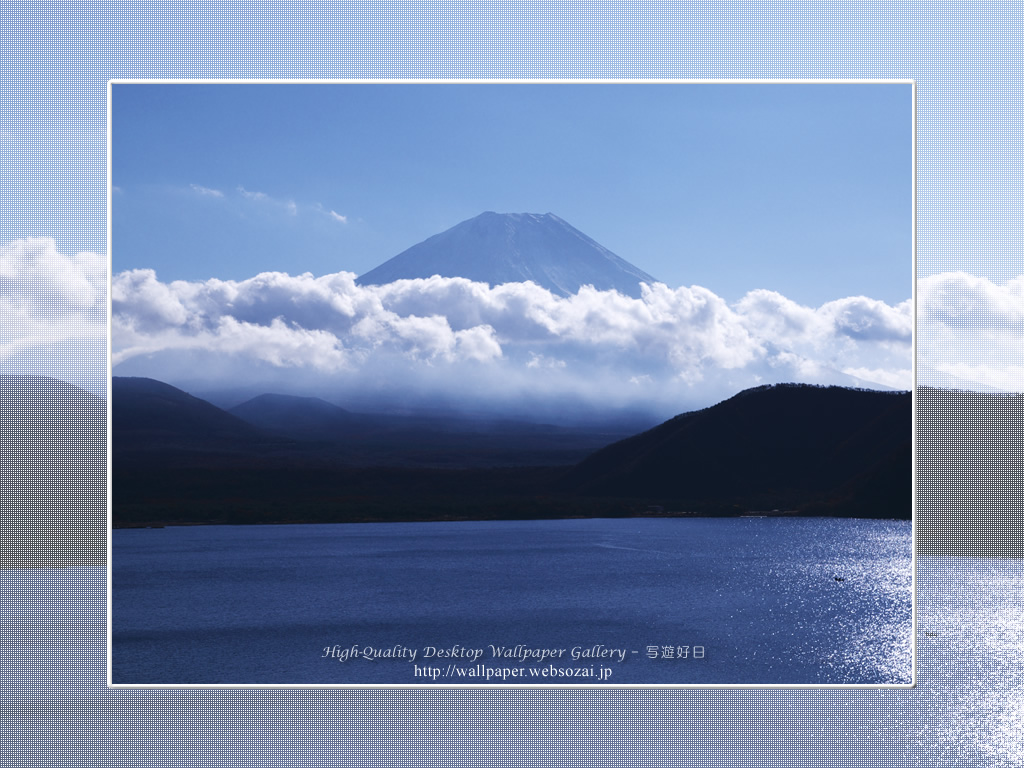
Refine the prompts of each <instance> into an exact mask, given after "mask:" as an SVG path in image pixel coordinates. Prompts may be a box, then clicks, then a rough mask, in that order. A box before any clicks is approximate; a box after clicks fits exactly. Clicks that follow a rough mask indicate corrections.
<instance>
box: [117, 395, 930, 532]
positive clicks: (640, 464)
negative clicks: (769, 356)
mask: <svg viewBox="0 0 1024 768" xmlns="http://www.w3.org/2000/svg"><path fill="white" fill-rule="evenodd" d="M114 384H115V386H114V392H113V398H114V399H113V411H114V437H113V452H114V453H113V456H114V458H113V502H114V506H113V518H114V520H113V521H114V525H115V526H145V525H168V524H190V523H196V524H198V523H281V522H356V521H399V520H446V519H447V520H456V519H499V518H501V519H517V518H521V519H526V518H557V517H596V516H630V515H650V514H678V515H685V514H703V515H736V514H743V513H746V512H750V511H762V512H769V513H772V512H773V511H774V513H778V514H782V513H788V514H810V515H843V516H860V517H886V518H907V519H909V517H910V516H911V487H912V482H911V398H910V394H909V393H882V392H871V391H867V390H851V389H844V388H839V387H827V388H826V387H811V386H801V385H782V386H774V387H760V388H757V389H755V390H748V391H746V392H743V393H740V394H739V395H737V396H736V397H733V398H730V399H729V400H726V401H724V402H722V403H719V404H718V405H716V406H713V407H711V408H707V409H704V410H702V411H696V412H692V413H688V414H683V415H681V416H679V417H676V418H675V419H672V420H670V421H668V422H666V423H665V424H662V425H660V426H658V427H655V428H654V429H651V430H648V431H646V432H643V433H641V434H638V435H635V436H633V437H631V438H629V439H627V440H622V441H615V442H613V443H612V444H611V445H608V446H607V447H605V448H603V449H602V450H598V451H597V452H595V453H593V454H592V455H590V456H589V457H586V458H584V457H585V456H586V453H580V454H579V458H581V459H583V460H582V461H577V463H562V464H557V465H552V464H551V462H550V453H549V452H548V453H545V450H544V446H545V445H546V444H547V441H548V440H549V439H550V437H551V434H552V433H550V432H544V431H539V432H538V431H536V430H534V431H533V432H529V430H523V429H518V428H517V429H511V430H510V428H509V427H508V425H503V426H502V427H501V428H500V430H496V429H495V428H493V427H491V428H488V427H486V426H482V427H481V428H480V431H479V432H475V433H465V434H463V436H462V437H459V438H458V439H455V438H453V437H452V433H451V432H443V431H437V434H438V439H437V445H438V450H440V451H442V452H445V455H446V458H445V464H444V465H443V466H433V467H429V466H411V465H409V464H408V463H406V464H404V465H403V464H401V463H400V462H402V461H404V460H405V459H404V458H403V456H404V455H403V446H405V445H407V444H408V443H409V441H410V440H411V439H412V438H411V435H410V433H403V432H401V431H400V430H398V431H392V432H389V433H388V435H389V436H384V437H382V436H381V435H380V434H375V436H374V438H373V439H374V440H376V441H378V442H377V443H374V445H380V444H381V443H380V441H381V440H384V441H385V443H387V445H388V451H387V455H388V456H390V457H392V458H395V460H396V461H397V462H399V463H397V464H396V465H392V466H362V467H360V466H354V465H353V464H352V462H351V461H350V460H349V458H350V456H351V449H352V443H353V441H355V442H358V440H359V439H363V438H361V437H360V436H359V435H358V434H356V433H354V432H353V433H349V434H345V435H342V436H339V439H338V441H337V444H330V443H326V442H324V441H323V440H320V441H319V442H303V441H301V440H296V439H295V437H294V434H292V435H291V436H287V435H283V434H282V433H280V432H278V433H271V432H267V431H265V430H260V429H257V428H256V427H254V426H253V424H252V423H250V422H247V421H243V420H242V419H240V418H238V417H237V416H234V415H232V414H228V413H226V412H223V411H220V414H223V416H221V415H215V414H213V412H211V411H209V408H213V406H210V404H208V403H205V402H204V401H201V400H197V399H195V398H190V396H188V395H185V393H182V392H180V390H175V389H174V388H173V387H168V386H167V385H163V384H160V383H159V382H151V381H150V380H120V381H119V380H118V379H115V382H114ZM278 405H279V404H278ZM311 405H315V407H316V408H318V409H321V412H322V408H323V406H322V405H321V404H313V403H311ZM218 410H219V409H218ZM238 410H239V409H236V412H237V411H238ZM240 410H242V411H243V412H244V411H245V409H240ZM250 410H251V409H250ZM225 417H229V418H225ZM499 432H500V434H498V433H499ZM527 433H529V434H531V435H533V438H531V440H532V442H531V441H530V440H527V441H524V440H523V438H522V435H523V434H527ZM426 434H427V433H425V432H423V431H420V432H417V433H415V441H421V442H422V441H424V440H425V441H426V442H427V444H428V447H429V442H430V441H429V438H428V437H426V436H425V435H426ZM321 437H322V436H321ZM563 437H564V435H563ZM502 439H504V440H511V441H519V443H518V445H519V448H518V449H517V451H516V454H515V455H516V457H517V459H518V460H519V461H520V462H521V464H520V465H513V466H498V467H481V466H477V465H476V463H477V462H478V461H479V455H478V451H479V447H480V446H481V445H492V444H493V443H494V442H495V441H497V442H501V440H502ZM574 439H575V438H574ZM590 439H595V438H594V437H593V436H591V438H590ZM415 441H414V442H415ZM577 442H579V441H577ZM605 442H611V440H610V439H608V438H607V437H606V438H605ZM580 444H582V443H580ZM346 445H347V448H348V450H346ZM576 448H577V450H579V445H577V446H576ZM417 450H418V451H422V450H423V445H422V444H420V443H417ZM460 452H461V453H460ZM405 458H407V457H405ZM530 459H535V461H533V462H531V461H530ZM460 462H463V464H462V468H452V467H458V466H459V465H460Z"/></svg>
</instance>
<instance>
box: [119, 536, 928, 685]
mask: <svg viewBox="0 0 1024 768" xmlns="http://www.w3.org/2000/svg"><path fill="white" fill-rule="evenodd" d="M910 541H911V529H910V524H909V523H904V522H893V521H865V520H823V519H772V518H759V519H742V518H741V519H724V520H723V519H641V520H635V519H634V520H559V521H527V522H519V521H516V522H458V523H401V524H367V525H294V526H207V527H183V528H173V527H172V528H165V529H156V530H149V529H146V530H117V531H114V532H113V566H114V567H113V603H112V640H113V650H112V659H113V661H112V670H113V682H114V683H115V684H117V683H151V684H168V683H172V684H173V683H409V684H416V683H421V684H422V683H432V682H435V683H477V684H480V683H486V682H488V681H489V682H491V683H494V682H501V681H502V680H503V681H504V682H507V683H532V684H537V683H542V684H543V683H599V682H607V683H622V684H635V683H668V684H673V683H674V684H681V683H699V684H705V683H737V684H753V683H784V684H806V683H815V684H816V683H869V684H879V683H882V684H906V683H909V682H911V633H912V624H911V605H912V598H911V559H910V549H911V547H910ZM836 576H838V577H839V578H841V579H842V581H837V580H836ZM502 648H503V649H505V650H504V651H502V650H500V649H502ZM559 651H561V653H559ZM480 652H482V653H480ZM496 652H497V654H498V655H497V656H496V655H495V653H496ZM325 654H326V655H325ZM413 654H415V656H414V655H413ZM695 655H696V657H695ZM480 665H484V667H481V666H480ZM488 669H490V670H491V671H490V675H491V677H490V678H489V679H488V678H487V677H486V675H487V674H488V672H487V670H488ZM531 669H532V670H535V671H531ZM460 670H461V671H460ZM498 675H504V678H503V679H502V678H501V677H497V676H498Z"/></svg>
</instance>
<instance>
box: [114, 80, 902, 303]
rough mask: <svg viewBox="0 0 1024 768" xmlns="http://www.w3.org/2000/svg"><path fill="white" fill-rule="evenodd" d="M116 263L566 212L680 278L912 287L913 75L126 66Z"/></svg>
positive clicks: (149, 263) (310, 257) (331, 253)
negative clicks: (482, 217)
mask: <svg viewBox="0 0 1024 768" xmlns="http://www.w3.org/2000/svg"><path fill="white" fill-rule="evenodd" d="M112 116H113V121H112V127H113V137H112V148H113V154H112V181H113V185H114V191H113V194H112V212H113V214H112V233H113V239H112V243H111V258H112V266H113V271H114V273H115V274H116V273H118V272H121V271H123V270H128V269H135V268H151V269H154V270H155V271H156V273H157V277H158V278H159V279H160V280H161V281H163V282H167V281H170V280H176V279H187V280H206V279H209V278H220V279H233V280H242V279H245V278H248V277H251V276H253V275H255V274H257V273H259V272H263V271H283V272H288V273H290V274H293V275H297V274H301V273H303V272H307V271H308V272H311V273H313V274H314V275H316V276H320V275H325V274H331V273H334V272H339V271H350V272H354V273H356V274H362V273H363V272H366V271H368V270H370V269H372V268H373V267H375V266H377V265H378V264H380V263H381V262H383V261H385V260H387V259H388V258H390V257H392V256H394V255H396V254H397V253H399V252H401V251H402V250H404V249H405V248H407V247H409V246H411V245H413V244H415V243H417V242H420V241H422V240H424V239H425V238H427V237H429V236H430V235H433V234H436V233H437V232H440V231H442V230H444V229H447V228H448V227H450V226H453V225H455V224H457V223H458V222H460V221H463V220H465V219H467V218H470V217H472V216H475V215H476V214H478V213H480V212H482V211H485V210H494V211H499V212H534V213H545V212H552V213H556V214H558V215H559V216H561V217H562V218H564V219H565V220H567V221H568V222H569V223H570V224H572V225H573V226H575V227H577V228H578V229H580V230H582V231H583V232H585V233H586V234H588V235H590V236H591V237H593V238H594V239H595V240H597V241H598V242H600V243H601V244H603V245H604V246H606V247H607V248H610V249H611V250H612V251H614V252H616V253H617V254H618V255H620V256H622V257H623V258H625V259H627V260H628V261H631V262H633V263H634V264H636V265H637V266H639V267H640V268H642V269H644V270H646V271H648V272H650V273H651V274H653V275H654V276H655V277H657V278H659V279H660V280H662V281H664V282H665V283H666V284H667V285H668V286H669V287H671V288H677V287H680V286H691V285H700V286H704V287H707V288H709V289H710V290H712V291H714V292H715V293H716V294H717V295H719V296H721V297H722V298H724V299H725V300H727V301H730V302H732V301H736V300H738V299H740V298H741V297H742V296H744V295H745V294H746V293H747V292H748V291H750V290H752V289H769V290H773V291H777V292H779V293H781V294H783V295H784V296H786V297H788V298H789V299H791V300H793V301H796V302H798V303H800V304H803V305H806V306H819V305H821V304H823V303H825V302H827V301H830V300H834V299H838V298H842V297H848V296H857V295H864V296H868V297H870V298H873V299H878V300H881V301H885V302H887V303H890V304H894V303H897V302H900V301H903V300H905V299H907V298H909V297H910V295H911V290H912V288H911V276H912V267H911V248H912V235H911V196H912V158H911V149H912V145H911V141H912V122H911V118H912V97H911V87H910V85H908V84H887V85H879V84H871V85H867V84H833V85H823V84H789V85H772V84H758V85H752V84H751V85H742V84H739V85H738V84H723V85H713V84H699V85H696V84H694V85H690V84H651V85H622V84H606V85H602V84H587V85H568V84H550V85H538V84H523V85H494V84H486V85H483V84H482V85H473V84H452V85H438V84H423V85H419V84H408V85H406V84H387V85H385V84H380V85H378V84H339V85H322V84H318V85H295V84H278V85H235V84H220V85H214V84H209V85H191V84H181V85H172V84H145V85H141V84H140V85H133V84H115V85H114V86H113V101H112Z"/></svg>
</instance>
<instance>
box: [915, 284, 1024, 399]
mask: <svg viewBox="0 0 1024 768" xmlns="http://www.w3.org/2000/svg"><path fill="white" fill-rule="evenodd" d="M918 316H919V323H918V341H917V349H918V383H919V384H929V385H933V386H950V387H959V388H965V389H974V390H995V391H1003V392H1022V391H1024V344H1022V339H1024V275H1020V276H1018V277H1015V278H1013V279H1011V280H1007V281H1005V282H1001V283H997V282H995V281H992V280H989V279H987V278H984V277H976V276H974V275H969V274H967V273H965V272H944V273H941V274H937V275H931V276H929V277H925V278H922V279H921V280H919V282H918Z"/></svg>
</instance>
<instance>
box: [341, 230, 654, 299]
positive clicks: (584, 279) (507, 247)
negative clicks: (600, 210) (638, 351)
mask: <svg viewBox="0 0 1024 768" xmlns="http://www.w3.org/2000/svg"><path fill="white" fill-rule="evenodd" d="M433 275H440V276H441V277H464V278H467V279H469V280H473V281H475V282H482V283H488V284H490V285H492V286H493V285H501V284H502V283H515V282H525V281H527V280H530V281H532V282H534V283H536V284H537V285H539V286H541V287H543V288H546V289H547V290H549V291H551V292H552V293H553V294H555V295H559V296H571V295H574V294H576V293H577V292H578V291H579V289H580V288H581V287H582V286H584V285H592V286H593V287H594V288H596V289H598V290H600V291H608V290H616V291H618V292H619V293H622V294H624V295H626V296H632V297H633V298H639V297H640V283H642V282H643V283H648V284H652V283H656V282H658V280H657V279H656V278H654V277H652V276H651V275H649V274H647V273H646V272H644V271H643V270H642V269H640V268H638V267H635V266H633V265H632V264H630V263H629V262H628V261H626V260H625V259H622V258H620V257H618V256H616V255H615V254H614V253H612V252H611V251H609V250H608V249H607V248H605V247H604V246H602V245H601V244H599V243H597V242H595V241H594V240H592V239H591V238H589V237H587V236H586V235H585V234H583V233H582V232H580V231H579V230H578V229H576V228H575V227H573V226H571V225H570V224H568V223H567V222H565V221H564V220H562V219H560V218H559V217H558V216H555V215H554V214H553V213H545V214H537V213H494V212H492V211H488V212H486V213H481V214H480V215H479V216H476V217H474V218H472V219H468V220H467V221H464V222H462V223H461V224H456V225H455V226H454V227H452V228H451V229H448V230H445V231H444V232H441V233H440V234H437V235H434V236H433V237H429V238H427V239H426V240H424V241H423V242H422V243H419V244H417V245H414V246H412V247H411V248H409V249H407V250H405V251H403V252H402V253H400V254H398V255H397V256H395V257H394V258H392V259H389V260H388V261H385V262H384V263H383V264H381V265H380V266H378V267H376V268H374V269H372V270H370V271H369V272H367V273H366V274H364V275H361V276H360V277H359V278H358V279H357V280H356V282H357V283H359V284H360V285H383V284H385V283H391V282H394V281H395V280H402V279H410V278H427V277H432V276H433Z"/></svg>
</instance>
